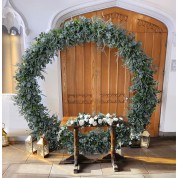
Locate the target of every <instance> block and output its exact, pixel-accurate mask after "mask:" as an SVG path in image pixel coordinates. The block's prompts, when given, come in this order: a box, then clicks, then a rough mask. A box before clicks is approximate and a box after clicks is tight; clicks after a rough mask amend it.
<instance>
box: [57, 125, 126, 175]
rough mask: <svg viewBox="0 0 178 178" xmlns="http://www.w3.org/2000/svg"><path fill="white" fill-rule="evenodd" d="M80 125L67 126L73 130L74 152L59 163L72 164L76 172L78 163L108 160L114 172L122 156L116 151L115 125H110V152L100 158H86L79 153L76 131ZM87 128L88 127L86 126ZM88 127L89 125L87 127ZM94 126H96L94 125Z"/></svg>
mask: <svg viewBox="0 0 178 178" xmlns="http://www.w3.org/2000/svg"><path fill="white" fill-rule="evenodd" d="M80 128H81V127H79V126H75V127H74V126H68V129H70V130H73V133H74V154H73V155H72V156H70V157H69V158H67V159H66V160H63V161H61V162H60V163H59V164H74V173H78V172H79V171H80V163H98V162H108V161H111V163H112V167H113V170H114V172H117V171H119V168H118V160H119V159H123V157H122V156H121V155H119V154H117V153H116V151H115V146H116V136H115V134H116V130H115V128H116V126H110V127H108V128H110V136H111V147H110V153H109V154H107V155H106V156H104V157H102V158H101V159H96V160H92V159H88V158H87V157H85V156H84V155H81V154H79V138H78V132H79V129H80ZM86 128H88V127H86ZM89 128H90V127H89ZM95 128H96V127H95Z"/></svg>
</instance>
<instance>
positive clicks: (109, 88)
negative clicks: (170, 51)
mask: <svg viewBox="0 0 178 178" xmlns="http://www.w3.org/2000/svg"><path fill="white" fill-rule="evenodd" d="M83 16H86V17H88V18H90V17H93V16H99V17H101V18H103V19H104V20H111V21H112V22H113V23H114V24H119V25H121V26H123V27H124V28H126V29H127V30H128V31H130V32H134V33H135V36H136V40H138V41H141V42H142V48H143V50H144V52H145V53H146V54H147V55H148V56H150V57H152V58H153V59H154V60H153V64H154V66H153V67H154V70H155V74H154V78H155V79H156V80H158V82H159V83H158V85H157V89H158V90H160V91H162V87H163V77H164V75H163V74H164V63H165V54H166V40H167V28H166V26H165V25H164V24H163V23H161V22H160V21H158V20H156V19H153V18H151V17H148V16H145V15H142V14H138V13H135V12H132V11H128V10H124V9H121V8H109V9H104V10H99V11H95V12H90V13H87V14H83ZM76 18H77V17H76ZM116 52H117V49H115V48H112V49H110V48H108V47H105V48H100V49H98V48H97V46H96V44H95V43H85V44H81V45H79V46H75V47H70V48H66V49H64V50H63V51H61V54H60V55H61V56H60V58H61V76H62V97H63V115H64V116H76V115H78V113H79V112H85V113H90V114H92V113H94V112H95V113H99V112H101V113H104V114H107V113H111V114H112V113H116V114H117V115H120V116H123V117H124V118H125V119H127V111H128V104H129V102H130V100H129V99H130V97H131V95H132V93H130V92H129V86H131V78H132V77H131V74H130V71H129V70H128V69H127V68H126V66H124V64H123V62H122V59H121V58H118V57H117V55H116ZM158 97H159V99H160V103H158V105H157V107H156V110H155V111H154V113H153V115H152V118H151V124H150V127H149V131H150V133H151V136H157V135H158V132H159V120H160V108H161V93H160V94H159V96H158Z"/></svg>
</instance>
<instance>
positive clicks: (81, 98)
mask: <svg viewBox="0 0 178 178" xmlns="http://www.w3.org/2000/svg"><path fill="white" fill-rule="evenodd" d="M67 102H68V104H91V103H92V95H91V94H83V95H82V94H68V95H67Z"/></svg>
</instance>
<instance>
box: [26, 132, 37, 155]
mask: <svg viewBox="0 0 178 178" xmlns="http://www.w3.org/2000/svg"><path fill="white" fill-rule="evenodd" d="M36 142H37V140H36V138H35V137H33V135H29V136H28V137H27V139H26V140H25V147H26V150H27V151H28V152H30V153H35V152H36V151H37V150H36Z"/></svg>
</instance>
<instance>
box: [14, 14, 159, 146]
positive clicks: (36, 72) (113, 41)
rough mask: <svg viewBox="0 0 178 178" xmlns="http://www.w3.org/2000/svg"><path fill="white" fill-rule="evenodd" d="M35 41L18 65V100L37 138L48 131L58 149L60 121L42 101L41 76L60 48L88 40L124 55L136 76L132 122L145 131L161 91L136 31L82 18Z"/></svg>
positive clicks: (135, 129) (133, 126)
mask: <svg viewBox="0 0 178 178" xmlns="http://www.w3.org/2000/svg"><path fill="white" fill-rule="evenodd" d="M35 40H36V41H35V42H34V43H33V44H32V45H31V47H30V48H29V49H27V50H26V52H25V55H23V57H22V62H21V63H20V64H19V65H18V71H17V73H16V80H17V81H18V84H17V96H16V97H15V101H16V103H17V105H18V106H19V109H20V112H21V114H22V115H24V117H25V119H26V120H27V122H28V126H29V128H30V129H32V130H33V133H34V135H35V136H36V137H39V136H40V135H42V134H43V133H45V135H46V137H47V139H48V140H49V143H50V148H51V149H55V148H56V146H57V134H58V132H59V124H60V123H59V121H58V120H57V116H55V115H52V116H50V114H49V111H48V109H47V108H46V107H45V106H44V105H43V104H42V103H41V99H42V98H41V95H42V92H41V90H40V89H39V85H38V82H37V79H39V78H41V79H43V80H44V75H43V72H44V71H45V68H46V65H47V64H48V63H49V62H50V63H52V59H53V58H54V56H57V55H58V51H59V50H63V49H64V48H65V47H68V46H75V45H79V44H81V43H86V42H95V43H96V44H97V46H100V47H101V46H108V47H109V48H117V49H118V52H117V55H118V56H120V57H122V58H123V62H124V64H125V65H126V67H127V68H128V69H130V71H131V73H132V76H133V78H132V84H133V85H132V86H131V91H132V92H133V93H134V96H133V97H132V98H131V104H130V106H129V112H128V122H129V124H130V125H131V126H132V130H133V131H134V132H135V133H140V132H142V131H143V128H144V126H145V125H147V124H148V123H149V121H150V117H151V114H152V112H153V110H154V109H155V106H156V103H157V97H156V94H157V90H156V88H155V84H156V82H155V80H154V79H153V70H152V59H151V58H150V57H148V56H147V55H146V54H144V52H143V50H142V49H141V47H140V46H141V43H140V42H137V41H135V37H134V35H133V34H131V33H129V32H128V31H126V30H124V29H122V28H121V27H118V26H116V25H113V24H112V23H111V22H110V21H107V22H105V21H103V20H101V19H98V18H93V19H89V18H85V17H80V18H79V19H72V20H70V21H67V22H65V24H64V25H63V27H61V28H59V29H54V30H51V31H50V32H48V33H41V34H40V35H39V37H37V38H36V39H35Z"/></svg>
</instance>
